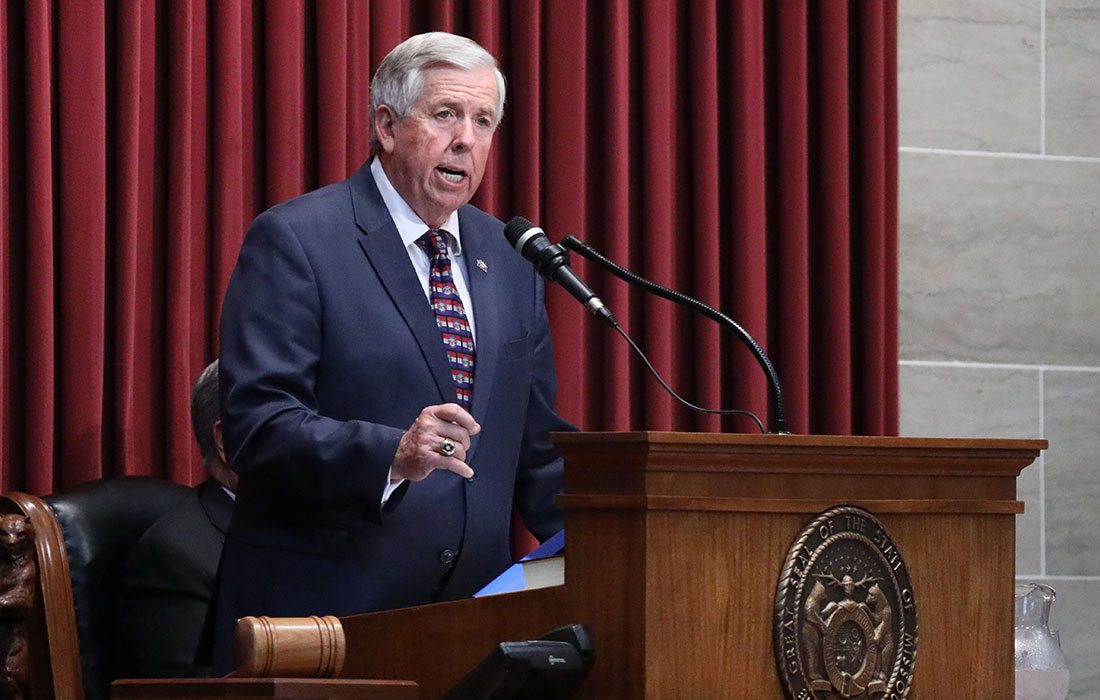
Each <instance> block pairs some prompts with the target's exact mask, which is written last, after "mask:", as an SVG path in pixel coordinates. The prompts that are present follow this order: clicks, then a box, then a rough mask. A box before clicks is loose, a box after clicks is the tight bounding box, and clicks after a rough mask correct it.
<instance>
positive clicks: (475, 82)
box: [375, 66, 497, 228]
mask: <svg viewBox="0 0 1100 700" xmlns="http://www.w3.org/2000/svg"><path fill="white" fill-rule="evenodd" d="M496 104H497V83H496V77H495V74H494V72H493V69H492V68H489V67H484V68H476V69H474V70H464V69H461V68H451V67H446V66H441V67H439V68H430V69H428V70H426V71H425V72H424V83H423V90H422V91H421V93H420V99H418V100H417V101H416V103H415V104H414V105H413V107H412V110H411V111H410V112H409V114H408V116H406V117H404V118H398V117H397V115H396V114H395V113H394V112H393V110H391V109H390V108H389V107H388V106H387V105H381V106H380V107H379V108H378V110H377V112H376V116H375V130H376V133H377V134H378V141H379V143H380V145H381V146H382V150H381V153H380V157H381V159H382V166H383V167H384V168H385V170H386V175H387V176H388V177H389V178H390V182H392V183H393V186H394V188H395V189H397V191H398V192H399V193H400V194H401V196H402V197H403V198H404V199H405V201H406V202H408V204H409V206H410V207H412V210H413V211H414V212H416V214H417V216H419V217H420V218H421V219H423V220H424V223H426V224H428V225H429V226H431V227H433V228H437V227H439V226H442V225H443V224H444V223H445V222H446V220H447V217H449V216H450V215H451V212H453V211H455V210H456V209H458V208H459V207H461V206H463V205H464V204H466V203H467V202H469V201H470V198H471V197H473V196H474V192H476V191H477V188H478V185H480V184H481V177H482V175H484V174H485V161H486V160H487V159H488V157H489V148H490V147H491V146H492V145H493V131H494V124H496V118H497V115H496Z"/></svg>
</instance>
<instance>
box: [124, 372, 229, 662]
mask: <svg viewBox="0 0 1100 700" xmlns="http://www.w3.org/2000/svg"><path fill="white" fill-rule="evenodd" d="M219 410H220V409H219V402H218V361H217V360H215V361H214V362H212V363H211V364H210V365H209V366H208V367H207V368H206V369H205V370H203V373H202V374H201V375H200V376H199V379H198V381H197V382H196V383H195V388H194V390H193V391H192V392H191V422H192V424H193V425H194V429H195V439H196V440H197V441H198V443H199V451H200V452H201V453H202V461H203V464H204V465H206V469H207V471H208V472H209V474H210V478H209V479H207V480H206V481H204V482H203V483H201V484H199V485H198V486H196V487H195V488H194V489H192V491H191V493H190V494H188V495H187V497H186V498H184V500H183V501H182V502H181V503H180V504H179V505H177V506H176V507H175V508H173V509H172V510H170V511H168V512H167V513H165V514H164V515H163V516H162V517H161V518H160V519H159V520H157V522H155V523H154V524H153V525H152V527H150V528H149V530H148V531H146V533H145V534H144V535H142V537H141V539H140V540H139V541H138V543H137V544H136V545H134V548H133V550H132V551H131V552H130V556H129V559H128V560H127V562H126V571H125V573H124V575H123V591H122V595H121V597H120V600H119V615H118V637H117V644H118V648H117V654H116V674H117V675H118V676H119V677H120V678H184V677H194V676H209V675H210V671H211V669H210V668H209V667H208V666H198V665H196V663H195V651H196V649H197V648H198V646H199V640H200V637H201V636H202V631H203V623H204V621H205V620H206V612H207V609H208V608H209V606H210V599H211V596H212V595H213V593H214V580H215V577H216V575H217V570H218V561H219V560H220V558H221V552H222V545H223V543H224V542H225V530H226V528H227V527H228V526H229V519H230V516H231V515H232V511H233V499H234V496H233V491H234V490H235V488H236V486H237V475H236V474H235V473H234V472H233V471H232V470H231V469H230V468H229V467H228V466H227V465H226V463H225V453H224V452H223V451H222V435H221V420H220V418H219Z"/></svg>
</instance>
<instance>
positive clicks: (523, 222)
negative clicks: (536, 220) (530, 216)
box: [504, 216, 542, 251]
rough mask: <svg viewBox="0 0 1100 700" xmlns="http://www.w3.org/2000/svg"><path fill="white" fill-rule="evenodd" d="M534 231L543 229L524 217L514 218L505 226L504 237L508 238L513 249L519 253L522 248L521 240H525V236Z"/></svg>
mask: <svg viewBox="0 0 1100 700" xmlns="http://www.w3.org/2000/svg"><path fill="white" fill-rule="evenodd" d="M532 229H538V230H539V231H542V229H540V228H539V227H538V226H535V224H533V223H532V222H531V221H529V220H527V219H525V218H523V217H522V216H513V217H512V218H511V219H510V220H509V221H508V223H507V224H505V225H504V237H505V238H507V239H508V242H509V243H511V244H512V247H513V248H515V249H516V250H517V251H518V250H519V249H520V247H522V243H520V240H521V239H522V238H523V235H524V234H525V233H527V232H528V231H531V230H532Z"/></svg>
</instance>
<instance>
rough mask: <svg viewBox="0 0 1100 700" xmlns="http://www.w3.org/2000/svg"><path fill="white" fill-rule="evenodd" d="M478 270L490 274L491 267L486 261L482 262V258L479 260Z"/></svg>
mask: <svg viewBox="0 0 1100 700" xmlns="http://www.w3.org/2000/svg"><path fill="white" fill-rule="evenodd" d="M477 269H479V270H481V271H482V272H488V271H489V266H488V265H486V264H485V261H484V260H482V259H481V258H478V259H477Z"/></svg>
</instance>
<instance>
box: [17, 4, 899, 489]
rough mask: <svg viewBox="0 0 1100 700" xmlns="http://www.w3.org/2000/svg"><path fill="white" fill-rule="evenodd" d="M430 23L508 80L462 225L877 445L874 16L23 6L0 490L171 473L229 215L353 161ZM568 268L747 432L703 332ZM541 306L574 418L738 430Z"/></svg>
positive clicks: (886, 339) (886, 151) (591, 332)
mask: <svg viewBox="0 0 1100 700" xmlns="http://www.w3.org/2000/svg"><path fill="white" fill-rule="evenodd" d="M431 29H445V30H450V31H454V32H457V33H461V34H466V35H469V36H471V37H473V38H474V39H476V40H477V41H479V42H480V43H481V44H482V45H484V46H485V47H486V48H488V49H489V50H490V51H491V52H493V53H494V54H496V55H497V56H499V57H500V60H501V64H502V67H503V69H504V72H505V74H506V76H507V77H508V79H509V93H508V104H507V107H506V116H505V120H504V123H503V125H502V127H501V130H500V132H499V134H498V137H497V142H496V146H495V149H494V153H493V156H492V159H491V162H490V166H489V172H488V175H487V176H486V179H485V182H484V184H483V185H482V188H481V191H480V192H479V193H478V196H477V199H476V200H475V201H476V203H477V204H478V205H480V206H481V207H483V208H485V209H487V210H489V211H490V212H493V213H495V214H497V215H498V216H499V217H501V218H503V219H508V218H510V217H511V216H512V215H514V214H522V215H524V216H527V217H528V218H530V219H532V220H534V221H536V222H539V223H541V224H542V226H543V227H544V228H545V229H546V230H547V231H548V232H549V233H550V235H551V237H552V238H555V239H556V238H560V237H562V236H564V235H565V234H567V233H574V234H577V235H579V236H580V237H581V238H584V239H585V240H586V241H588V242H589V243H591V244H592V245H594V246H595V247H597V248H599V249H601V250H602V251H604V252H605V253H606V254H607V255H608V256H610V257H612V258H613V259H615V260H616V261H618V262H620V263H621V264H624V265H626V266H628V267H630V268H632V269H633V270H635V271H637V272H639V273H641V274H643V275H646V276H648V277H650V278H652V279H654V280H655V281H658V282H660V283H662V284H665V285H667V286H671V287H674V288H676V289H679V290H681V291H684V292H686V293H688V294H691V295H694V296H696V297H698V298H700V299H702V300H703V301H705V302H707V303H709V304H711V305H712V306H716V307H719V308H721V309H723V310H725V311H726V312H727V313H729V314H730V315H731V316H733V317H734V318H735V319H737V320H738V321H739V322H740V323H741V324H742V325H743V326H744V327H745V328H747V329H748V330H749V331H750V332H751V333H752V334H753V335H754V336H755V337H756V338H757V339H758V340H759V341H760V343H761V344H762V345H763V346H764V347H765V348H766V349H767V350H768V352H769V353H770V355H771V357H772V359H773V360H774V361H775V363H776V366H777V368H778V371H779V375H780V377H781V378H782V380H783V382H784V389H785V392H786V398H787V409H788V420H789V424H790V428H791V429H792V431H794V432H803V433H804V432H813V433H837V434H847V433H857V434H891V433H894V432H896V430H897V370H896V365H897V345H896V343H897V341H896V336H897V333H896V319H897V313H896V298H897V292H896V278H897V274H896V229H897V211H896V186H897V184H896V183H897V135H896V123H897V117H896V84H895V77H896V63H895V48H896V6H895V3H894V2H893V1H889V2H879V1H878V0H863V1H860V0H830V1H828V2H814V3H806V2H804V0H789V1H766V0H741V1H739V2H733V3H730V2H726V0H698V1H691V2H688V1H687V0H684V1H681V2H673V1H671V0H645V1H639V0H608V1H607V2H581V1H579V0H544V2H511V1H509V0H493V1H478V0H470V1H468V2H458V1H442V0H441V1H437V2H409V1H404V0H371V1H369V2H368V1H367V0H362V1H352V0H349V1H347V2H343V1H340V0H327V1H326V2H318V3H306V2H295V1H293V0H280V1H279V2H270V3H260V2H251V1H248V0H236V1H235V0H225V1H224V2H216V3H207V2H157V3H154V2H118V3H115V2H87V1H86V0H26V1H25V2H10V3H4V4H3V5H2V8H0V41H2V42H3V50H2V54H3V58H2V61H3V64H2V69H0V100H2V101H3V109H2V114H3V124H2V128H0V164H2V165H0V168H2V172H0V239H2V242H3V245H2V249H0V269H2V271H3V287H2V288H0V334H2V349H0V352H2V357H0V411H2V416H0V437H2V440H0V450H2V452H0V465H2V469H3V473H2V488H3V489H4V490H9V489H16V488H18V489H25V490H29V491H32V492H35V493H48V492H51V491H54V490H57V489H60V488H65V487H68V486H71V485H73V484H75V483H78V482H80V481H84V480H87V479H91V478H96V477H99V476H105V475H120V474H159V475H163V476H167V477H169V478H172V479H174V480H177V481H182V482H186V483H193V482H195V481H197V480H198V479H200V478H201V475H202V470H201V465H200V463H199V460H198V456H197V454H196V450H195V448H194V446H193V441H192V437H191V434H190V427H189V422H188V405H187V396H188V393H189V390H190V387H191V383H192V382H193V381H194V379H195V378H196V377H197V376H198V374H199V372H200V371H201V369H202V368H203V366H204V365H205V364H206V363H207V362H208V361H210V360H211V359H212V358H213V357H214V356H215V355H216V352H217V319H218V311H219V309H220V305H221V298H222V294H223V291H224V288H225V284H226V282H227V280H228V277H229V273H230V271H231V269H232V266H233V263H234V261H235V258H236V253H237V249H238V247H239V245H240V242H241V240H242V238H243V235H244V231H245V228H246V227H247V225H248V222H249V221H250V219H251V218H252V217H253V216H254V215H255V214H256V213H258V212H259V211H261V210H262V209H264V208H266V207H267V206H269V205H271V204H274V203H275V202H278V201H281V200H283V199H286V198H288V197H291V196H293V195H296V194H298V193H301V192H304V191H306V190H309V189H313V188H315V187H317V186H320V185H322V184H324V183H327V182H332V181H335V180H339V179H342V178H344V177H346V176H347V175H349V174H350V173H351V172H353V171H354V170H355V169H356V168H357V167H358V166H359V165H360V164H361V163H362V161H363V160H364V159H365V158H366V156H367V112H368V110H367V98H368V88H369V80H370V76H371V73H372V71H373V69H374V67H375V66H376V65H377V63H378V61H379V60H380V59H381V57H382V56H384V55H385V53H386V52H387V51H388V50H389V49H390V48H392V47H393V46H394V45H395V44H397V43H398V42H399V41H400V40H402V39H403V38H405V37H406V36H408V35H410V34H412V33H416V32H420V31H427V30H431ZM575 266H576V267H577V268H578V269H579V270H580V271H581V272H582V273H583V274H584V275H586V276H587V278H588V279H589V281H590V283H591V284H592V286H593V287H594V288H595V289H596V290H597V291H598V292H599V293H600V294H601V296H602V297H603V299H604V300H605V301H606V302H608V304H609V305H610V306H611V308H612V309H613V310H614V311H615V313H616V315H617V316H618V318H619V319H620V321H622V322H623V323H624V325H625V326H626V328H627V329H628V330H629V332H630V333H631V334H632V335H633V336H634V337H635V338H636V339H637V340H638V341H639V342H640V343H641V345H642V346H643V347H644V348H645V349H646V351H647V352H648V353H649V355H650V357H651V358H652V360H653V362H654V364H655V365H656V367H657V368H658V369H659V370H660V371H661V373H662V374H663V375H664V376H665V377H666V378H667V379H668V380H669V381H670V382H671V384H672V385H673V386H674V387H675V388H677V389H678V390H680V392H681V393H683V394H685V395H686V396H687V397H688V398H690V399H692V400H694V401H695V403H698V404H701V405H705V406H723V407H737V408H746V409H751V410H753V411H756V412H757V413H758V414H762V417H763V414H766V412H767V403H766V386H765V383H764V381H763V379H762V376H761V373H760V371H759V368H758V367H757V366H756V365H755V363H754V361H753V360H752V358H751V355H750V354H749V353H748V351H747V350H746V349H745V348H743V347H741V346H740V345H739V344H738V343H737V342H735V341H734V340H733V339H732V338H731V337H729V336H727V335H725V334H723V333H720V332H719V330H718V329H717V328H716V327H715V326H714V325H712V324H711V323H709V322H707V321H702V320H699V319H697V318H695V317H693V316H690V315H688V314H686V313H684V312H681V311H679V310H676V309H675V308H674V307H673V306H671V305H670V304H668V303H667V302H664V301H660V300H655V299H653V298H651V297H647V296H644V295H642V294H640V293H638V292H636V291H632V290H630V289H628V288H626V287H625V286H624V285H623V283H621V282H619V281H617V280H615V279H614V278H611V277H609V276H607V275H605V274H602V273H600V272H599V271H597V270H595V269H594V268H593V267H592V266H588V265H585V264H584V263H583V261H580V262H576V263H575ZM549 304H550V314H551V318H552V322H553V330H554V338H555V344H556V350H557V360H558V368H559V376H560V384H561V388H560V397H559V406H560V408H561V411H562V413H563V414H564V415H565V416H566V417H568V418H570V419H571V420H573V421H574V422H576V423H577V424H578V425H580V426H581V427H583V428H587V429H598V430H606V429H613V430H623V429H661V430H663V429H676V430H706V431H715V430H739V431H743V430H751V429H752V427H751V424H749V423H747V422H744V421H742V420H741V419H725V420H720V419H717V418H714V417H709V416H708V417H703V416H697V415H694V414H691V413H689V412H687V411H686V410H684V409H682V408H679V407H678V406H677V405H676V404H674V402H673V401H672V400H671V399H670V398H668V397H667V396H666V395H665V394H664V393H663V391H662V390H661V389H660V388H659V387H658V386H657V385H656V383H655V382H654V381H652V380H651V379H650V378H649V377H648V375H646V374H645V372H644V370H643V369H642V367H641V365H640V363H639V362H638V361H636V359H635V358H634V357H632V356H631V354H630V353H629V352H628V350H627V348H626V346H625V344H624V343H623V342H622V341H621V339H619V338H618V337H617V336H615V335H614V334H612V333H610V332H608V331H607V330H606V329H605V328H604V327H602V326H600V325H598V324H597V323H596V322H595V321H594V320H593V319H591V318H589V317H588V315H587V313H586V312H584V311H583V310H582V309H580V308H579V307H578V306H577V305H576V304H575V302H573V300H572V299H569V298H568V297H566V296H565V295H564V294H563V293H561V291H560V290H557V289H552V290H551V293H550V298H549Z"/></svg>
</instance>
